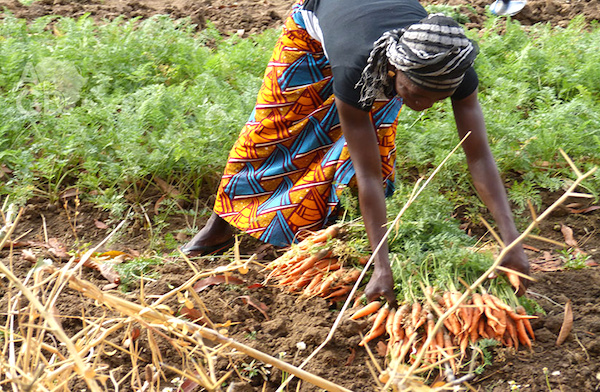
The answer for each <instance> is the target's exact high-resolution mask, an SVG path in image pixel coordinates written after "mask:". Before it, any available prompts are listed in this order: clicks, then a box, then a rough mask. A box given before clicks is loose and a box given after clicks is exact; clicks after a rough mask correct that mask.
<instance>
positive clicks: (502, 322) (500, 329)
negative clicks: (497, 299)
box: [490, 309, 506, 339]
mask: <svg viewBox="0 0 600 392" xmlns="http://www.w3.org/2000/svg"><path fill="white" fill-rule="evenodd" d="M491 312H492V314H493V315H494V316H495V317H496V319H497V320H498V322H497V323H490V327H492V329H493V330H494V333H495V334H496V336H497V337H498V338H499V339H502V336H504V332H505V331H506V312H505V311H504V310H494V309H492V310H491Z"/></svg>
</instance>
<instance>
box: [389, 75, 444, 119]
mask: <svg viewBox="0 0 600 392" xmlns="http://www.w3.org/2000/svg"><path fill="white" fill-rule="evenodd" d="M395 84H396V94H398V96H399V97H400V98H402V101H403V102H404V104H405V105H406V106H408V107H409V108H411V109H412V110H415V111H417V112H420V111H423V110H425V109H429V108H430V107H432V106H433V104H434V103H436V102H437V101H441V100H442V99H446V98H448V97H450V96H451V95H452V94H453V93H454V91H444V92H438V91H429V90H425V89H423V88H421V87H419V86H417V85H416V84H415V83H413V82H412V81H411V80H410V79H409V78H408V77H406V75H404V73H402V72H400V71H396V83H395Z"/></svg>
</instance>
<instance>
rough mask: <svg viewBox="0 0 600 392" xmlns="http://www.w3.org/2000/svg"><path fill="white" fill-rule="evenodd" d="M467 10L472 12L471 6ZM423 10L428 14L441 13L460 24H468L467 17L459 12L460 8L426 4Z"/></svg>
mask: <svg viewBox="0 0 600 392" xmlns="http://www.w3.org/2000/svg"><path fill="white" fill-rule="evenodd" d="M468 8H470V9H472V10H474V8H473V7H472V6H468ZM425 9H426V10H427V12H428V13H430V14H436V13H441V14H444V15H446V16H449V17H451V18H452V19H454V20H455V21H457V22H458V23H461V24H465V23H468V22H470V20H469V17H468V16H466V15H465V14H463V13H462V12H460V9H461V6H456V5H449V4H428V5H426V6H425Z"/></svg>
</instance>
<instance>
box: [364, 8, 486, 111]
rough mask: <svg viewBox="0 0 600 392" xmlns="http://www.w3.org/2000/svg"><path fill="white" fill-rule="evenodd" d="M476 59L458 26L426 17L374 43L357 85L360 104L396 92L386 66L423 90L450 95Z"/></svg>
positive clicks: (473, 48) (437, 17) (437, 16)
mask: <svg viewBox="0 0 600 392" xmlns="http://www.w3.org/2000/svg"><path fill="white" fill-rule="evenodd" d="M476 56H477V47H476V45H475V44H474V43H473V42H472V41H471V40H469V39H468V38H467V37H466V36H465V32H464V30H463V29H462V28H461V27H460V26H459V25H458V23H456V22H455V21H454V20H453V19H452V18H449V17H447V16H444V15H441V14H434V15H429V16H428V17H427V18H425V19H423V20H422V21H420V22H419V23H416V24H413V25H411V26H410V27H408V28H407V29H404V30H394V31H389V32H386V33H384V34H383V35H382V37H381V38H380V39H379V40H377V41H376V42H375V44H374V47H373V50H372V51H371V54H370V56H369V60H368V63H367V66H366V67H365V69H364V70H363V74H362V78H361V82H360V83H361V84H362V91H361V101H363V102H368V101H370V100H372V99H373V98H374V96H375V95H376V94H377V92H378V91H380V90H382V89H383V90H384V91H385V90H396V89H395V88H394V84H393V81H391V80H390V78H389V77H388V75H387V73H388V70H389V66H390V65H391V66H392V67H393V68H395V69H396V70H398V71H400V72H402V73H403V74H404V75H405V76H406V78H408V80H410V81H411V82H412V83H414V84H415V85H416V86H418V87H419V88H421V89H423V90H427V91H432V92H435V93H447V92H453V91H454V90H456V88H457V87H458V86H459V85H460V83H461V82H462V80H463V77H464V74H465V72H466V71H467V70H468V69H469V68H470V67H471V66H472V65H473V62H474V61H475V57H476Z"/></svg>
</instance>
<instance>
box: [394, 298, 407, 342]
mask: <svg viewBox="0 0 600 392" xmlns="http://www.w3.org/2000/svg"><path fill="white" fill-rule="evenodd" d="M408 307H409V305H408V304H404V305H402V306H400V307H399V308H398V310H397V311H396V314H395V315H394V321H393V325H392V331H393V332H394V337H395V339H396V341H398V340H402V338H404V329H402V321H403V320H404V316H405V315H406V313H407V312H408Z"/></svg>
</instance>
